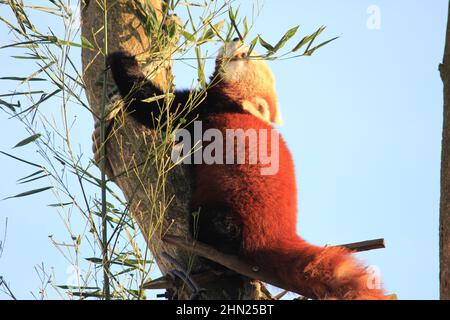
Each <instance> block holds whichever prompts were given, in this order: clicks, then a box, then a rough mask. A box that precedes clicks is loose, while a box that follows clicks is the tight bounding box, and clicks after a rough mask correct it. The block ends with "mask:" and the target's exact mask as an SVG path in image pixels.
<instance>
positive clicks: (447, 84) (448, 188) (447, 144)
mask: <svg viewBox="0 0 450 320" xmlns="http://www.w3.org/2000/svg"><path fill="white" fill-rule="evenodd" d="M439 70H440V72H441V77H442V81H443V82H444V126H443V134H442V159H441V206H440V219H439V220H440V221H439V224H440V230H439V232H440V234H439V252H440V257H439V258H440V259H439V261H440V275H439V277H440V297H441V299H442V300H450V3H449V18H448V21H447V35H446V39H445V51H444V60H443V62H442V64H441V65H440V66H439Z"/></svg>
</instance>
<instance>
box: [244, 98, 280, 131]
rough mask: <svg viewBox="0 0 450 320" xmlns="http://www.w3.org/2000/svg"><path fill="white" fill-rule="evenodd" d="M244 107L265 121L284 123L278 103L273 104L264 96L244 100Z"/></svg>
mask: <svg viewBox="0 0 450 320" xmlns="http://www.w3.org/2000/svg"><path fill="white" fill-rule="evenodd" d="M275 104H276V102H275ZM242 108H243V109H244V110H245V111H247V112H249V113H251V114H252V115H254V116H256V117H258V118H260V119H261V120H263V121H264V122H267V123H275V124H282V123H283V120H282V119H281V115H280V111H279V110H278V105H277V104H276V105H275V106H271V105H270V104H269V102H268V101H267V100H266V99H264V98H261V97H253V98H252V99H251V100H243V101H242Z"/></svg>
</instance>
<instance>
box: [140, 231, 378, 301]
mask: <svg viewBox="0 0 450 320" xmlns="http://www.w3.org/2000/svg"><path fill="white" fill-rule="evenodd" d="M163 240H164V242H166V243H168V244H172V245H174V246H176V247H178V248H181V249H184V250H187V251H189V252H191V253H193V254H196V255H198V256H201V257H204V258H207V259H209V260H211V261H214V262H217V263H219V264H221V265H223V266H224V267H227V268H228V269H230V270H233V271H234V272H237V273H239V274H242V275H245V276H247V277H249V278H251V279H257V280H260V281H262V282H265V283H268V284H271V285H274V286H276V287H279V288H282V289H286V290H289V291H293V292H296V293H298V294H301V295H302V296H305V297H309V298H315V297H314V296H312V295H311V293H309V292H298V291H297V290H296V289H294V288H292V286H291V284H290V283H286V282H284V281H283V280H282V279H280V278H278V277H277V276H276V275H274V274H272V273H270V272H268V271H266V270H264V268H263V267H261V266H256V265H255V264H252V263H251V262H250V261H246V260H244V259H242V258H240V257H237V256H233V255H228V254H224V253H222V252H220V251H218V250H216V249H214V248H212V247H210V246H208V245H206V244H204V243H200V242H198V241H193V240H186V239H185V238H183V237H177V236H169V235H168V236H165V237H164V239H163ZM339 246H342V247H345V248H347V249H349V250H352V251H356V252H361V251H367V250H373V249H380V248H384V247H385V245H384V239H374V240H367V241H361V242H354V243H348V244H343V245H339ZM220 276H221V275H215V274H211V273H203V274H198V275H191V277H192V278H193V279H194V280H195V281H196V282H198V283H199V284H202V283H204V282H207V281H214V279H215V278H218V277H220ZM173 286H174V284H173V283H171V279H169V278H168V277H161V278H159V279H156V280H154V281H151V282H149V283H147V284H145V285H144V288H145V289H163V288H171V287H173Z"/></svg>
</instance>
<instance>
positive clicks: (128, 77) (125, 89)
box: [108, 51, 194, 128]
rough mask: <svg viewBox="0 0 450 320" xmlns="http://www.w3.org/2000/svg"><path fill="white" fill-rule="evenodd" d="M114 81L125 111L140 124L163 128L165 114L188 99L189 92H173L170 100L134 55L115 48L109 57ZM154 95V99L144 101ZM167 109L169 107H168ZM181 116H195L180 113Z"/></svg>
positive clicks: (180, 110) (177, 109)
mask: <svg viewBox="0 0 450 320" xmlns="http://www.w3.org/2000/svg"><path fill="white" fill-rule="evenodd" d="M108 65H109V67H110V69H111V73H112V76H113V78H114V82H115V83H116V85H117V87H118V89H119V92H120V95H121V96H122V98H123V99H124V100H125V102H126V104H125V108H126V111H127V112H128V113H129V114H130V115H131V116H132V117H133V118H135V119H136V120H137V121H138V122H140V123H141V124H143V125H145V126H147V127H149V128H155V127H157V126H158V125H159V126H160V127H163V126H164V125H165V123H166V121H165V120H166V118H167V114H171V113H175V112H177V113H178V112H182V111H183V109H184V107H185V104H186V101H187V100H188V99H189V92H188V91H176V92H175V93H174V95H175V97H174V99H173V100H171V101H170V103H169V102H168V101H167V100H165V99H164V96H163V95H164V93H163V91H161V90H160V89H159V88H158V87H157V86H155V85H154V84H153V83H152V82H151V81H150V80H149V79H148V78H147V77H146V76H145V75H144V74H143V72H142V70H141V68H140V67H139V65H138V63H137V61H136V58H135V57H134V56H133V55H131V54H130V53H129V52H127V51H116V52H114V53H112V54H110V55H109V56H108ZM152 97H156V98H155V100H154V101H151V102H145V101H144V100H146V99H149V98H152ZM167 108H169V110H167ZM183 116H184V118H187V117H188V116H190V117H192V116H194V115H187V114H186V115H183Z"/></svg>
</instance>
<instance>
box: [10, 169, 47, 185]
mask: <svg viewBox="0 0 450 320" xmlns="http://www.w3.org/2000/svg"><path fill="white" fill-rule="evenodd" d="M42 172H45V170H38V171H36V172H34V173H32V174H30V175H28V176H26V177H23V178H20V179H19V180H17V182H20V181H23V180H25V179H29V178H31V177H34V176H36V175H38V174H41V173H42Z"/></svg>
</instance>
